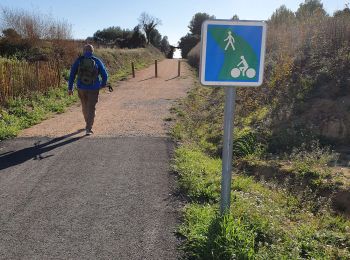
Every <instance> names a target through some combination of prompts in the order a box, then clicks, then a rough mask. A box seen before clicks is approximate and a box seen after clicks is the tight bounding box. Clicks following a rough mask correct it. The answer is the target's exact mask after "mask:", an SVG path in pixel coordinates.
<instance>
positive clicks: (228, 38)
mask: <svg viewBox="0 0 350 260" xmlns="http://www.w3.org/2000/svg"><path fill="white" fill-rule="evenodd" d="M224 41H225V42H226V41H227V44H226V48H225V51H227V48H228V46H230V45H231V46H232V49H233V50H235V46H234V45H233V44H234V43H235V38H233V36H232V32H231V31H228V36H227V38H226V39H225V40H224Z"/></svg>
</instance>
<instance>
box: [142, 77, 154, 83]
mask: <svg viewBox="0 0 350 260" xmlns="http://www.w3.org/2000/svg"><path fill="white" fill-rule="evenodd" d="M155 78H156V77H155V76H152V77H150V78H147V79H141V80H140V81H139V82H142V81H146V80H151V79H155Z"/></svg>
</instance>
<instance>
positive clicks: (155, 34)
mask: <svg viewBox="0 0 350 260" xmlns="http://www.w3.org/2000/svg"><path fill="white" fill-rule="evenodd" d="M161 40H162V35H161V34H160V33H159V31H158V30H157V29H153V30H152V31H151V33H150V43H151V44H152V45H153V46H154V47H156V48H158V49H160V44H161Z"/></svg>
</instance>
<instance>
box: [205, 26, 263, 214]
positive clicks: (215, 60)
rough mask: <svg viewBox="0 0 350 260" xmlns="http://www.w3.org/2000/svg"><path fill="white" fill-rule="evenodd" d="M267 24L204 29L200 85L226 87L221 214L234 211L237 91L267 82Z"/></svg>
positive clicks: (207, 27)
mask: <svg viewBox="0 0 350 260" xmlns="http://www.w3.org/2000/svg"><path fill="white" fill-rule="evenodd" d="M265 42H266V24H265V23H264V22H261V21H232V20H207V21H205V22H204V23H203V25H202V39H201V64H200V82H201V83H202V85H205V86H217V87H218V86H219V87H225V92H226V101H225V116H224V144H223V152H222V180H221V205H220V209H221V214H224V213H225V212H227V211H228V210H229V209H230V198H231V181H232V152H233V151H232V148H233V137H232V136H233V119H234V110H235V100H236V87H238V86H245V87H254V86H260V85H261V84H262V81H263V72H264V59H265Z"/></svg>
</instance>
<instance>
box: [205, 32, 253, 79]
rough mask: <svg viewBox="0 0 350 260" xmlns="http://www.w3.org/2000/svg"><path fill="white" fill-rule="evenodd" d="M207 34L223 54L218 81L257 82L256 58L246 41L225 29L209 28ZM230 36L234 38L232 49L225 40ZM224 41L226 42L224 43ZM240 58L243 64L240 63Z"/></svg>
mask: <svg viewBox="0 0 350 260" xmlns="http://www.w3.org/2000/svg"><path fill="white" fill-rule="evenodd" d="M208 33H210V34H211V36H212V37H213V38H214V40H215V41H216V43H217V44H218V45H219V46H220V48H221V49H222V51H223V52H224V53H225V59H224V64H223V66H222V68H221V71H220V74H219V78H218V79H219V80H229V81H230V80H232V79H235V80H236V81H247V80H252V81H256V80H257V73H258V69H259V67H258V66H259V64H258V58H257V56H256V54H255V52H254V50H253V48H252V47H251V46H250V44H249V43H248V42H247V41H246V40H244V38H242V37H240V36H239V35H237V34H235V33H234V31H232V30H231V29H229V28H227V27H222V28H220V27H219V28H218V27H216V28H210V29H209V30H208ZM231 35H232V37H233V38H234V42H233V47H232V44H230V43H229V40H228V39H227V38H228V37H229V36H231ZM225 39H227V40H226V41H225ZM225 48H226V50H225ZM233 48H234V50H233ZM242 57H243V59H244V60H245V62H244V61H242ZM247 65H248V67H247ZM243 74H244V75H243Z"/></svg>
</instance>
